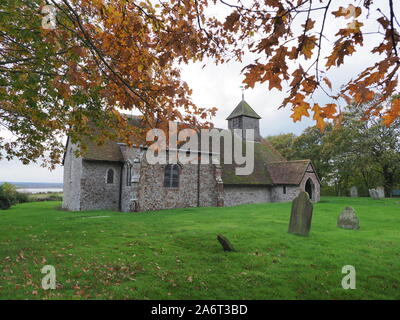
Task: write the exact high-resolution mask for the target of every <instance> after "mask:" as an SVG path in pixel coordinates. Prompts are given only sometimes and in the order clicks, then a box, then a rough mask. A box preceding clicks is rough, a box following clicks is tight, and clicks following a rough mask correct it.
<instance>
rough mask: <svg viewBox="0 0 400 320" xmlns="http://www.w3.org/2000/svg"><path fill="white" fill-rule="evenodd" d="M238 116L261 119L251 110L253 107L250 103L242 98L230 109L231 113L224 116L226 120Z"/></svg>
mask: <svg viewBox="0 0 400 320" xmlns="http://www.w3.org/2000/svg"><path fill="white" fill-rule="evenodd" d="M240 116H246V117H250V118H256V119H261V117H260V116H259V115H258V114H257V113H256V112H255V111H254V110H253V108H252V107H250V105H249V104H248V103H247V102H246V101H244V100H242V101H240V103H239V104H238V105H237V106H236V108H235V109H234V110H233V111H232V113H231V114H230V115H229V117H228V118H226V120H229V119H232V118H236V117H240Z"/></svg>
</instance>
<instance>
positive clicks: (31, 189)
mask: <svg viewBox="0 0 400 320" xmlns="http://www.w3.org/2000/svg"><path fill="white" fill-rule="evenodd" d="M4 182H5V181H0V185H2V184H3V183H4ZM9 183H11V184H13V185H14V186H15V187H16V188H17V190H18V191H19V192H25V193H46V192H63V184H62V183H56V182H9Z"/></svg>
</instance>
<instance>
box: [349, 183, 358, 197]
mask: <svg viewBox="0 0 400 320" xmlns="http://www.w3.org/2000/svg"><path fill="white" fill-rule="evenodd" d="M350 197H352V198H357V197H358V190H357V187H356V186H354V187H351V188H350Z"/></svg>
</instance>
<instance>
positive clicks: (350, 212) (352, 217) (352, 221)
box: [337, 207, 360, 230]
mask: <svg viewBox="0 0 400 320" xmlns="http://www.w3.org/2000/svg"><path fill="white" fill-rule="evenodd" d="M337 226H338V227H339V228H343V229H352V230H358V229H360V221H359V220H358V217H357V215H356V211H355V210H354V208H352V207H346V208H345V209H344V210H343V211H342V213H341V214H340V215H339V217H338V220H337Z"/></svg>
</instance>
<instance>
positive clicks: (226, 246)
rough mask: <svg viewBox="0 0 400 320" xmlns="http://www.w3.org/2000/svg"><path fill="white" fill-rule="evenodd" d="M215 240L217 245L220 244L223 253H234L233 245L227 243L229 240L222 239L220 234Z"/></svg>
mask: <svg viewBox="0 0 400 320" xmlns="http://www.w3.org/2000/svg"><path fill="white" fill-rule="evenodd" d="M217 240H218V241H219V243H220V244H221V246H222V248H223V249H224V251H235V248H234V247H233V245H232V244H231V243H230V242H229V240H228V239H227V238H226V237H224V236H223V235H222V234H219V235H218V236H217Z"/></svg>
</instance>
